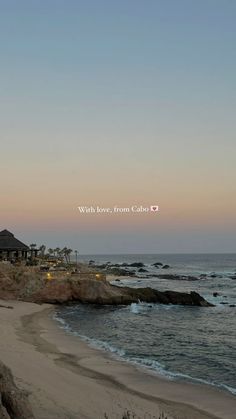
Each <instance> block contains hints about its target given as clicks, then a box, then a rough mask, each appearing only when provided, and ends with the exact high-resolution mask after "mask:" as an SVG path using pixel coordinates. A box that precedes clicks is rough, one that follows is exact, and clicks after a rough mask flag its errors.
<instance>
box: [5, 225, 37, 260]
mask: <svg viewBox="0 0 236 419" xmlns="http://www.w3.org/2000/svg"><path fill="white" fill-rule="evenodd" d="M36 256H37V249H31V248H30V247H29V246H27V245H26V244H24V243H22V242H21V241H20V240H18V239H16V238H15V236H14V234H12V233H11V232H10V231H8V230H2V231H1V232H0V260H14V259H27V258H28V257H31V258H32V257H36Z"/></svg>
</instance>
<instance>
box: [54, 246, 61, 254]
mask: <svg viewBox="0 0 236 419" xmlns="http://www.w3.org/2000/svg"><path fill="white" fill-rule="evenodd" d="M54 251H55V253H56V255H57V256H60V251H61V249H60V247H56V249H54Z"/></svg>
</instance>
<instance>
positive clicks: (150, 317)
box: [56, 254, 236, 395]
mask: <svg viewBox="0 0 236 419" xmlns="http://www.w3.org/2000/svg"><path fill="white" fill-rule="evenodd" d="M90 259H93V260H94V261H95V262H96V263H105V262H111V263H115V264H122V263H132V262H143V263H144V264H145V266H144V268H145V269H146V270H147V271H148V272H147V274H148V275H157V274H163V273H165V274H166V273H168V274H182V275H193V276H196V277H197V278H198V279H197V280H196V281H184V280H169V279H160V278H157V277H155V276H151V277H149V278H143V277H142V276H144V275H145V274H144V273H139V272H138V268H137V269H136V276H135V277H134V278H133V277H132V278H127V279H122V280H121V281H120V282H114V284H116V285H118V286H125V285H128V286H130V287H152V288H155V289H158V290H174V291H186V292H189V291H196V292H198V293H200V294H201V295H202V296H203V297H205V298H206V299H207V300H208V301H210V302H212V303H214V304H215V307H210V308H209V307H206V308H205V307H187V306H174V305H167V306H166V305H161V304H147V303H143V302H140V303H137V304H131V305H129V306H118V307H115V306H94V305H83V304H73V305H68V306H62V307H60V308H58V309H57V311H56V319H57V320H58V321H59V322H60V325H61V326H62V327H64V328H65V329H66V330H67V331H68V332H69V333H73V334H75V335H78V336H79V337H82V339H84V340H86V341H87V342H88V343H89V344H91V345H93V346H95V347H97V348H100V349H101V350H105V351H109V352H111V353H113V354H114V355H115V356H118V357H120V358H121V359H123V360H125V361H127V362H131V363H134V364H137V365H139V366H143V367H144V368H146V369H149V370H150V371H152V372H156V373H158V374H162V375H165V376H166V377H168V378H169V379H171V380H187V381H192V382H203V383H208V384H210V385H213V386H217V387H219V388H222V389H224V390H226V391H229V392H230V393H232V394H235V395H236V374H235V371H236V307H234V305H235V306H236V279H234V278H236V255H229V254H222V255H220V254H217V255H206V254H204V255H114V256H113V255H99V256H98V255H89V256H84V257H81V260H83V261H85V262H86V261H89V260H90ZM155 262H162V263H163V264H168V265H170V268H169V269H165V270H163V269H161V268H159V269H157V268H155V267H154V266H153V263H155ZM132 269H134V268H132ZM216 292H217V293H218V294H219V295H218V296H217V297H214V296H213V293H216Z"/></svg>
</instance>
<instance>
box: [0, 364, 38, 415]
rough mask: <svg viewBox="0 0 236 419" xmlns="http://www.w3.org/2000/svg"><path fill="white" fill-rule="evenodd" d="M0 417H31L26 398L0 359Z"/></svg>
mask: <svg viewBox="0 0 236 419" xmlns="http://www.w3.org/2000/svg"><path fill="white" fill-rule="evenodd" d="M0 418H1V419H33V418H34V415H33V413H32V410H31V407H30V404H29V402H28V398H27V396H26V394H25V392H23V391H22V390H20V389H19V388H18V387H17V386H16V385H15V383H14V380H13V376H12V373H11V371H10V369H9V368H7V367H6V366H5V365H4V364H3V363H2V362H1V361H0Z"/></svg>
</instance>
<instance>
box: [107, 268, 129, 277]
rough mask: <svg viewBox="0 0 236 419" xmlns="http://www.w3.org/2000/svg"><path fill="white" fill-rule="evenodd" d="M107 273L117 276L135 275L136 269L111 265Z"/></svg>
mask: <svg viewBox="0 0 236 419" xmlns="http://www.w3.org/2000/svg"><path fill="white" fill-rule="evenodd" d="M106 274H110V275H117V276H134V275H135V271H130V270H128V269H123V268H116V267H114V268H113V267H110V268H109V269H106Z"/></svg>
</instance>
